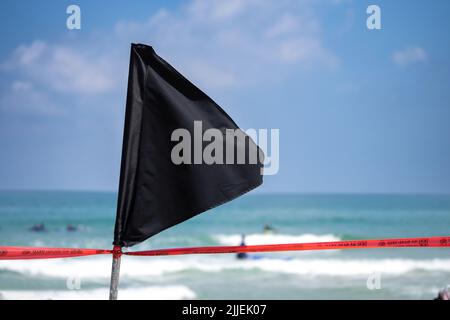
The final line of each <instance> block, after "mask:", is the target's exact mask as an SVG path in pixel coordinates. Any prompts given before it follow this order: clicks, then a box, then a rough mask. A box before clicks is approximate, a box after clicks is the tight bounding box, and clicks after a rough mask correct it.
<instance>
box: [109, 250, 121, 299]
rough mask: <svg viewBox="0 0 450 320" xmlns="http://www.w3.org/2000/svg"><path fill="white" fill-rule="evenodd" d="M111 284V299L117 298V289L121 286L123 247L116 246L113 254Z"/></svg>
mask: <svg viewBox="0 0 450 320" xmlns="http://www.w3.org/2000/svg"><path fill="white" fill-rule="evenodd" d="M112 256H113V257H112V270H111V284H110V287H109V300H117V291H118V287H119V276H120V259H121V256H122V247H120V246H114V248H113V255H112Z"/></svg>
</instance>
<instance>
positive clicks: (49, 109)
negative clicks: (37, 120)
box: [0, 81, 63, 116]
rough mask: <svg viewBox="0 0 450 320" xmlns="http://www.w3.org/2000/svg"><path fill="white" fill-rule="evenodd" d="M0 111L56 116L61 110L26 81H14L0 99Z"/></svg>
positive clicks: (61, 112)
mask: <svg viewBox="0 0 450 320" xmlns="http://www.w3.org/2000/svg"><path fill="white" fill-rule="evenodd" d="M0 110H1V111H6V112H9V113H15V114H19V115H44V116H57V115H61V114H63V110H62V109H61V108H59V107H58V106H57V105H55V104H54V103H53V102H52V101H51V99H49V97H48V96H47V95H46V94H44V93H43V92H42V91H40V90H37V89H36V88H35V87H34V86H33V84H31V83H30V82H26V81H14V82H13V83H12V84H11V87H10V88H9V90H8V91H7V92H5V94H2V95H1V97H0Z"/></svg>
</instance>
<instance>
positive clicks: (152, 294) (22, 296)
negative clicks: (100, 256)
mask: <svg viewBox="0 0 450 320" xmlns="http://www.w3.org/2000/svg"><path fill="white" fill-rule="evenodd" d="M108 294H109V293H108V290H107V289H90V290H83V289H80V290H38V291H28V290H4V291H0V297H1V298H2V299H5V300H105V299H107V298H108ZM195 297H196V295H195V292H194V291H192V290H191V289H189V288H188V287H185V286H180V285H174V286H152V287H144V288H141V287H140V288H124V289H120V291H119V300H180V299H194V298H195Z"/></svg>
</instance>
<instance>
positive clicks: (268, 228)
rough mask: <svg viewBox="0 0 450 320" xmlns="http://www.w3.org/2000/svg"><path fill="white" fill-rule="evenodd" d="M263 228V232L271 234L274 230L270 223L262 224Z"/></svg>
mask: <svg viewBox="0 0 450 320" xmlns="http://www.w3.org/2000/svg"><path fill="white" fill-rule="evenodd" d="M263 230H264V234H272V233H274V232H275V229H274V228H273V227H272V226H271V225H270V224H266V225H265V226H264V228H263Z"/></svg>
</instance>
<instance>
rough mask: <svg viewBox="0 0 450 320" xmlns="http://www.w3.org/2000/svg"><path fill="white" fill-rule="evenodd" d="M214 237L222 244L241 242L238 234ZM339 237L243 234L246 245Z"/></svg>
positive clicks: (334, 238)
mask: <svg viewBox="0 0 450 320" xmlns="http://www.w3.org/2000/svg"><path fill="white" fill-rule="evenodd" d="M215 239H216V240H217V241H219V242H220V243H221V244H224V245H230V246H232V245H239V244H240V243H241V235H240V234H231V235H225V234H221V235H216V236H215ZM339 240H341V239H340V238H339V237H337V236H335V235H333V234H323V235H316V234H310V233H305V234H301V235H287V234H276V233H275V234H270V233H269V234H263V233H255V234H248V235H246V236H245V243H246V244H247V245H259V244H282V243H308V242H327V241H339Z"/></svg>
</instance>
